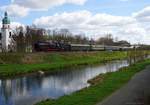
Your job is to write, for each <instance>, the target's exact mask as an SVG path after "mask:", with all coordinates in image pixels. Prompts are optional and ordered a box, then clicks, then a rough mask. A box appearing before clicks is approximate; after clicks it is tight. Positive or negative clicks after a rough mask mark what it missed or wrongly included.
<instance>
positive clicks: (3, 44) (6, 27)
mask: <svg viewBox="0 0 150 105" xmlns="http://www.w3.org/2000/svg"><path fill="white" fill-rule="evenodd" d="M12 46H13V43H12V31H11V28H10V19H9V17H8V14H7V12H5V14H4V18H3V19H2V28H1V33H0V51H1V52H10V51H12V50H13V47H12Z"/></svg>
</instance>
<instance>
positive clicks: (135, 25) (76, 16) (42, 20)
mask: <svg viewBox="0 0 150 105" xmlns="http://www.w3.org/2000/svg"><path fill="white" fill-rule="evenodd" d="M4 11H8V13H9V15H10V18H11V20H12V25H31V24H35V25H36V26H38V27H42V28H50V29H52V28H68V29H69V30H72V31H73V32H82V33H86V35H87V36H88V37H94V38H96V39H97V38H99V37H101V36H104V35H105V34H106V33H112V34H113V35H114V37H119V39H120V40H128V41H130V42H131V43H134V42H135V43H148V44H150V41H149V40H150V38H149V36H148V34H149V35H150V31H149V30H150V25H149V22H150V0H0V16H1V18H0V19H2V16H3V13H4ZM131 36H134V37H131Z"/></svg>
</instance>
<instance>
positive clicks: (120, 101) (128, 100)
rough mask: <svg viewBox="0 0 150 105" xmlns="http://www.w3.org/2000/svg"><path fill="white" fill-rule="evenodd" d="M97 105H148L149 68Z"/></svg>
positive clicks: (149, 102)
mask: <svg viewBox="0 0 150 105" xmlns="http://www.w3.org/2000/svg"><path fill="white" fill-rule="evenodd" d="M97 105H150V66H148V67H147V68H146V69H144V70H143V71H141V72H139V73H137V74H136V75H135V76H134V77H133V78H132V79H131V80H130V81H129V82H128V83H127V84H126V85H125V86H124V87H122V88H121V89H119V90H118V91H116V92H115V93H113V94H112V95H111V96H109V97H108V98H106V99H105V100H104V101H102V102H101V103H98V104H97Z"/></svg>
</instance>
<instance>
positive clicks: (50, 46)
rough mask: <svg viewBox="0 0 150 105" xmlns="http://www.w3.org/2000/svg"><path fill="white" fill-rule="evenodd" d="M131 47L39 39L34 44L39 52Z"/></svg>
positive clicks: (113, 49)
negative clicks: (43, 40)
mask: <svg viewBox="0 0 150 105" xmlns="http://www.w3.org/2000/svg"><path fill="white" fill-rule="evenodd" d="M130 49H132V48H131V47H123V46H106V45H91V44H69V43H62V42H42V41H38V42H36V43H35V44H34V50H35V51H37V52H42V51H44V52H49V51H105V50H107V51H124V50H130Z"/></svg>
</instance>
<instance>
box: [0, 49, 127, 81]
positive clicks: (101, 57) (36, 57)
mask: <svg viewBox="0 0 150 105" xmlns="http://www.w3.org/2000/svg"><path fill="white" fill-rule="evenodd" d="M125 58H127V52H119V51H118V52H106V51H104V52H66V53H30V54H23V53H4V54H3V53H2V54H0V78H8V77H13V76H17V75H24V74H28V73H35V72H38V71H44V72H53V71H56V70H62V69H63V68H68V67H74V66H78V65H88V64H94V63H103V62H106V61H110V60H116V59H125Z"/></svg>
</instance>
